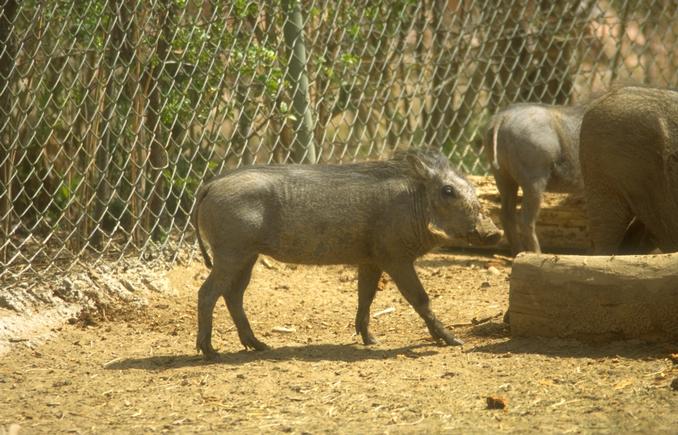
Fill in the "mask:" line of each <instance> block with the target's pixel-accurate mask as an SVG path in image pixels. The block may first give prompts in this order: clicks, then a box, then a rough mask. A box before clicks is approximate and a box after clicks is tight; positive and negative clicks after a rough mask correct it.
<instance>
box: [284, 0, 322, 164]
mask: <svg viewBox="0 0 678 435" xmlns="http://www.w3.org/2000/svg"><path fill="white" fill-rule="evenodd" d="M283 9H284V11H285V24H284V26H283V33H284V34H285V44H286V45H287V49H288V53H289V65H288V69H287V75H288V77H289V80H290V83H291V84H292V93H293V96H292V109H293V113H294V115H295V117H296V120H295V121H294V130H295V133H296V134H295V138H294V144H293V147H294V151H293V153H292V155H293V157H294V160H295V161H297V162H299V163H300V162H301V161H302V160H306V161H308V162H310V163H315V162H316V153H315V144H314V143H313V119H312V117H311V108H310V105H309V95H308V74H307V72H306V41H305V40H304V32H303V30H304V24H303V20H302V17H301V10H300V9H299V1H298V0H283Z"/></svg>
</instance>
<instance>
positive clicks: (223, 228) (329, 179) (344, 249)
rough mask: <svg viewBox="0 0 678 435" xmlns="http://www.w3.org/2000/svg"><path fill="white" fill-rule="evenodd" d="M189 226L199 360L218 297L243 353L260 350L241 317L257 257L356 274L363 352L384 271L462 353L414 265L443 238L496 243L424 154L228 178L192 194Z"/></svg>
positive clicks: (443, 162)
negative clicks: (205, 271)
mask: <svg viewBox="0 0 678 435" xmlns="http://www.w3.org/2000/svg"><path fill="white" fill-rule="evenodd" d="M194 222H195V225H196V230H197V237H198V242H199V245H200V248H201V251H202V254H203V256H204V258H205V263H206V264H207V265H208V267H210V266H211V263H212V262H213V263H214V266H213V267H212V270H211V272H210V274H209V276H208V278H207V280H206V281H205V283H204V284H203V285H202V287H201V288H200V291H199V293H198V337H197V348H198V350H199V351H202V352H203V354H205V356H208V357H209V356H211V355H213V354H214V353H215V351H214V349H213V347H212V343H211V336H212V313H213V310H214V306H215V303H216V301H217V299H218V298H219V296H223V297H224V299H225V300H226V305H227V307H228V310H229V312H230V314H231V317H232V318H233V321H234V323H235V326H236V328H237V330H238V335H239V337H240V341H241V343H242V344H243V345H244V346H245V348H254V349H257V350H262V349H266V348H267V346H266V345H265V344H264V343H262V342H261V341H259V340H258V339H257V338H256V337H255V336H254V333H253V332H252V329H251V327H250V324H249V321H248V320H247V317H246V315H245V311H244V310H243V293H244V291H245V288H246V287H247V285H248V283H249V281H250V275H251V271H252V267H253V265H254V263H255V261H256V259H257V256H258V255H259V254H265V255H269V256H271V257H273V258H275V259H277V260H279V261H283V262H288V263H301V264H352V265H357V266H358V312H357V315H356V324H355V327H356V331H357V332H358V333H359V334H360V335H361V337H362V340H363V342H364V343H365V344H371V343H375V342H376V340H375V339H374V337H373V336H372V335H371V334H370V332H369V331H368V322H369V312H370V305H371V304H372V300H373V299H374V296H375V293H376V291H377V283H378V281H379V278H380V276H381V274H382V273H383V272H386V273H388V274H389V275H390V276H391V278H392V279H393V281H394V282H395V283H396V285H397V286H398V289H399V290H400V292H401V293H402V295H403V296H404V297H405V299H406V300H407V301H408V302H409V303H410V304H411V305H412V306H413V307H414V309H415V310H416V311H417V313H418V314H419V315H420V316H421V317H422V318H423V319H424V321H425V322H426V325H427V326H428V329H429V331H430V332H431V335H432V336H433V337H434V338H436V339H440V340H442V341H443V342H445V343H446V344H451V345H456V344H461V342H460V341H459V340H457V339H456V338H454V336H453V335H452V334H451V333H450V332H449V331H448V330H447V329H446V328H445V327H444V326H443V324H442V323H441V322H440V321H438V319H437V318H436V317H435V315H434V314H433V312H432V311H431V309H430V307H429V298H428V295H427V294H426V292H425V291H424V288H423V286H422V284H421V282H420V281H419V278H418V277H417V274H416V272H415V269H414V260H415V259H416V258H417V257H420V256H421V255H423V254H425V253H426V252H428V251H430V250H431V249H432V248H434V247H436V246H440V245H441V244H444V243H445V242H446V241H447V240H449V239H450V238H457V237H461V238H465V239H467V240H469V241H470V242H475V243H481V244H490V243H496V242H497V241H498V240H499V238H500V237H501V233H500V232H499V230H498V229H497V228H496V227H495V226H494V224H493V223H492V221H491V220H489V219H488V218H485V217H484V216H483V214H481V211H480V205H479V203H478V200H477V198H476V194H475V190H474V188H473V186H472V185H471V184H469V182H468V181H467V180H466V179H465V178H464V177H463V176H462V175H460V174H459V173H458V172H457V171H455V170H453V169H452V168H450V166H449V164H448V161H447V158H446V157H445V156H443V155H442V154H440V153H434V152H430V151H429V152H423V151H410V152H407V153H404V154H401V155H398V156H396V158H394V159H392V160H387V161H373V162H365V163H355V164H346V165H287V166H261V167H257V166H253V167H245V168H240V169H236V170H233V171H230V172H228V173H226V174H224V175H222V176H220V177H218V178H216V179H214V180H212V181H210V182H209V183H207V184H205V185H204V186H203V187H201V188H200V190H199V191H198V193H197V200H196V207H195V212H194ZM203 240H204V242H206V243H207V244H208V245H209V246H210V248H211V251H212V255H213V260H212V262H211V261H210V258H209V256H208V254H207V251H206V249H205V245H204V243H203Z"/></svg>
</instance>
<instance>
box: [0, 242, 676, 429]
mask: <svg viewBox="0 0 678 435" xmlns="http://www.w3.org/2000/svg"><path fill="white" fill-rule="evenodd" d="M417 268H418V271H419V273H420V276H421V279H422V281H423V283H424V285H425V287H426V289H427V291H428V293H429V295H430V296H431V299H432V304H433V309H434V311H435V312H436V313H437V315H438V317H439V318H440V319H441V321H443V322H444V323H445V324H447V325H448V326H450V327H451V328H453V330H454V331H455V333H456V334H457V335H458V336H459V337H460V338H462V339H463V340H464V341H465V342H466V344H465V345H464V346H463V347H443V346H439V345H437V344H436V343H434V342H432V341H431V340H430V339H429V335H428V332H427V331H426V329H425V327H424V323H423V321H421V320H420V319H419V318H418V316H417V315H416V313H415V312H414V310H413V309H412V308H411V307H410V306H408V305H407V304H406V302H405V301H404V300H403V299H402V297H401V296H400V294H399V293H398V291H397V289H396V288H395V287H394V285H393V284H392V283H391V282H386V283H385V284H384V286H383V290H382V291H381V292H379V293H378V294H377V298H376V300H375V303H374V305H373V309H372V313H373V315H374V314H377V313H379V312H383V313H382V315H380V316H377V318H373V319H372V331H373V333H374V334H375V335H376V336H377V338H378V339H379V340H380V344H378V345H375V346H371V347H365V346H363V345H361V344H359V339H358V337H356V336H355V334H354V329H353V319H354V315H355V309H356V305H357V295H356V273H355V271H354V270H353V269H352V268H349V267H343V266H336V267H307V266H290V265H285V264H281V263H277V262H275V261H272V260H268V259H267V260H265V261H264V262H262V261H260V262H259V263H258V264H257V266H256V267H255V270H254V275H253V279H252V283H251V284H250V286H249V288H248V291H247V293H246V296H245V298H246V299H245V304H246V310H247V312H248V315H249V317H250V321H251V322H252V325H253V328H254V330H255V333H257V335H258V337H259V338H260V339H262V340H263V341H265V342H266V343H267V344H269V345H271V346H273V349H272V350H269V351H264V352H255V351H243V350H242V346H241V345H240V343H239V341H238V338H237V334H236V332H235V330H234V328H233V324H232V322H231V320H230V317H229V315H228V312H227V310H226V308H225V305H224V304H223V303H220V304H219V305H218V306H217V310H216V313H215V316H216V317H215V328H216V330H215V335H214V344H215V347H217V348H218V349H219V351H220V352H221V354H220V357H219V358H218V359H217V360H216V361H209V362H207V361H204V360H203V359H202V357H200V356H198V355H197V354H196V352H195V349H194V345H195V332H196V310H195V305H196V296H197V289H198V287H199V285H200V283H201V282H202V280H203V279H204V278H205V276H206V275H207V270H206V269H205V268H204V266H202V265H201V264H199V263H197V262H195V263H188V264H184V265H180V266H177V267H175V268H174V269H173V270H172V271H170V272H169V275H168V276H169V282H170V287H171V291H170V292H150V293H149V294H148V295H147V297H148V300H149V304H148V305H147V306H146V308H135V309H133V310H128V311H120V312H116V313H108V319H107V320H102V319H101V318H89V317H84V318H83V317H82V316H80V317H77V318H74V319H73V320H74V321H73V324H67V325H65V326H62V327H58V328H57V329H58V330H59V331H58V334H56V336H55V337H53V338H52V339H50V340H48V341H47V342H46V343H43V344H40V345H36V346H33V345H31V343H30V342H18V343H15V344H14V345H13V348H12V351H11V352H10V353H7V354H5V355H4V356H2V357H0V434H1V433H3V432H9V431H11V430H16V429H17V428H19V427H20V428H19V433H31V434H32V433H70V432H73V433H142V432H177V433H195V432H214V431H218V432H241V433H261V432H287V433H337V432H338V433H424V432H425V433H436V432H455V433H457V432H461V433H487V432H540V433H541V432H546V433H551V432H561V433H570V432H574V433H581V432H586V433H590V432H596V433H597V432H624V433H627V432H644V433H647V432H653V433H675V432H676V431H677V430H678V391H675V390H674V389H672V387H671V386H670V384H671V382H672V380H673V379H674V378H676V377H677V376H678V365H677V364H676V362H677V361H676V358H677V357H678V355H674V356H673V358H674V359H672V354H674V353H676V352H678V343H677V344H655V345H651V344H644V343H641V342H618V343H612V344H607V345H595V346H593V345H587V344H582V343H579V342H576V341H561V340H542V339H513V338H511V337H510V334H509V331H508V329H507V328H506V327H505V326H504V324H503V323H502V322H501V315H502V314H503V312H504V310H505V309H506V305H507V300H508V275H509V273H510V262H509V261H508V260H507V259H506V258H504V257H501V256H480V255H460V254H450V253H436V254H431V255H428V256H426V257H424V258H422V259H420V260H419V261H418V263H417ZM488 397H494V398H495V399H496V400H495V402H494V405H495V406H496V407H498V408H501V407H502V406H503V407H504V408H503V409H489V408H488ZM17 425H18V426H17Z"/></svg>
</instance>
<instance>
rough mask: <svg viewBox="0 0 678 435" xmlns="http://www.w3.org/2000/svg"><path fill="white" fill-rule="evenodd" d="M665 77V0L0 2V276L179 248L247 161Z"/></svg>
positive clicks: (669, 77)
mask: <svg viewBox="0 0 678 435" xmlns="http://www.w3.org/2000/svg"><path fill="white" fill-rule="evenodd" d="M625 82H633V83H643V84H649V85H652V86H660V87H676V85H677V83H678V2H676V1H675V0H647V1H633V0H581V1H557V2H556V1H543V0H513V1H511V0H506V1H498V0H388V1H387V0H347V1H342V0H339V1H336V0H332V1H329V0H326V1H321V0H271V1H269V0H267V1H264V0H257V1H247V0H231V1H217V0H86V1H70V0H23V1H18V0H0V278H3V279H7V280H9V279H18V277H20V276H22V275H23V276H26V275H28V274H30V273H37V272H41V271H44V270H47V269H51V268H56V269H57V270H64V271H65V270H69V269H71V268H73V267H76V266H78V265H83V264H85V265H87V264H94V263H96V262H99V261H116V260H117V259H119V258H121V257H122V256H123V255H128V254H137V255H144V256H146V255H157V253H159V252H165V253H169V254H170V257H171V255H172V253H174V252H176V250H178V249H180V248H181V247H182V246H188V245H191V244H192V243H193V239H192V237H191V238H186V237H185V234H187V233H188V231H187V230H189V229H190V227H191V223H190V219H189V216H190V211H191V209H192V207H193V202H194V193H195V191H196V189H197V188H198V186H199V185H200V184H201V183H202V182H203V181H204V180H206V179H208V178H210V177H211V176H213V175H214V174H216V173H218V172H220V171H222V170H223V169H224V168H232V167H237V166H240V165H246V164H269V163H300V162H310V163H316V162H351V161H358V160H365V159H379V158H386V157H388V156H390V155H391V154H392V153H393V151H394V150H396V149H403V148H408V147H413V146H426V147H433V148H436V149H440V150H443V152H445V153H446V154H447V155H448V156H449V158H450V160H451V161H452V162H453V163H454V164H456V165H457V166H459V167H460V168H462V169H464V170H465V171H467V172H469V173H474V174H483V173H485V172H486V170H487V167H488V166H487V162H486V161H485V160H484V158H483V153H482V152H483V150H482V148H483V145H482V141H481V137H482V131H483V129H484V126H485V124H486V123H487V121H488V120H489V117H490V116H491V115H492V114H493V113H494V112H496V111H497V110H499V109H500V108H502V107H505V106H506V105H508V104H510V103H513V102H528V101H529V102H542V103H548V104H569V103H573V102H579V101H585V100H586V99H588V98H590V97H591V96H592V95H594V94H595V93H597V92H601V91H603V90H604V89H606V88H607V87H609V86H610V85H611V84H613V83H625Z"/></svg>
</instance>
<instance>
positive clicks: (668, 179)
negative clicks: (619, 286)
mask: <svg viewBox="0 0 678 435" xmlns="http://www.w3.org/2000/svg"><path fill="white" fill-rule="evenodd" d="M581 169H582V176H583V178H584V182H585V184H586V188H585V197H586V203H587V212H588V216H589V231H590V234H591V239H592V242H593V249H594V252H595V253H598V254H611V253H615V252H617V250H618V249H619V246H620V243H621V242H622V240H623V238H624V234H625V232H626V231H627V228H628V227H629V225H630V223H631V222H632V220H633V219H634V217H635V218H636V219H637V220H638V221H640V222H641V223H642V224H643V225H644V227H645V229H646V230H647V231H648V232H649V235H650V237H651V239H652V240H653V242H654V243H655V245H656V246H657V247H658V248H660V249H661V250H662V251H664V252H670V251H675V250H676V249H677V248H678V92H675V91H670V90H663V89H652V88H643V87H624V88H619V89H615V90H613V91H611V92H609V93H608V94H606V95H604V96H602V97H600V98H598V99H597V100H595V101H594V102H593V103H592V104H591V105H590V108H589V110H588V111H587V112H586V114H585V115H584V120H583V123H582V128H581Z"/></svg>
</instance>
